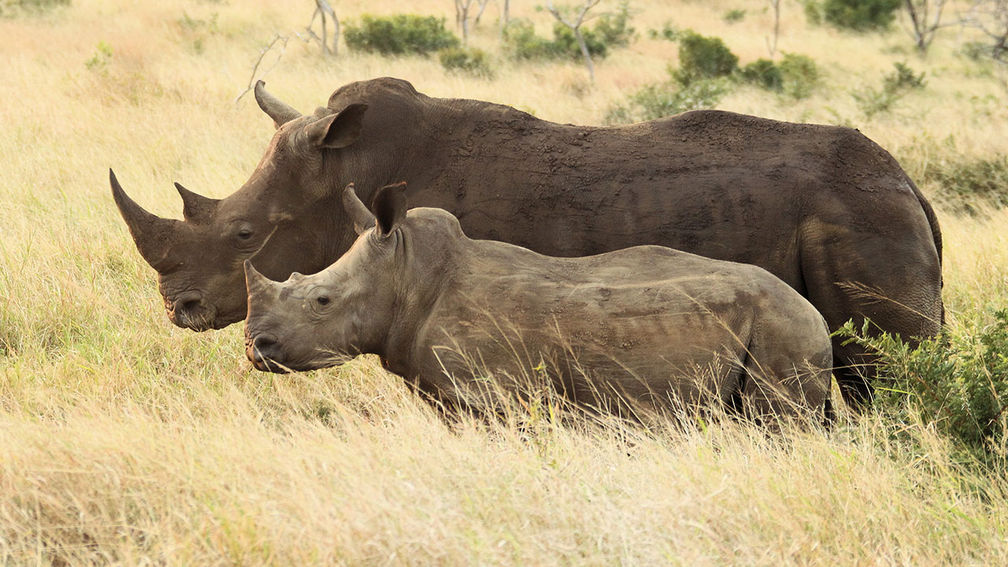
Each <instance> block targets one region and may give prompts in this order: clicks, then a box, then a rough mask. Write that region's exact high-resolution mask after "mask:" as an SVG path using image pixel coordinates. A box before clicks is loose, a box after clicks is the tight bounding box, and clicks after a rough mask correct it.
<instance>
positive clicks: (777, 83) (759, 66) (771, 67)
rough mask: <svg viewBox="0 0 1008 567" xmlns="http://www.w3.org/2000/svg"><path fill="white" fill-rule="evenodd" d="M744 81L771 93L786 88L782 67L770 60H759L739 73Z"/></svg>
mask: <svg viewBox="0 0 1008 567" xmlns="http://www.w3.org/2000/svg"><path fill="white" fill-rule="evenodd" d="M739 75H741V77H742V79H743V80H745V81H747V82H749V83H753V84H754V85H757V86H759V87H762V88H764V89H767V90H770V91H778V92H780V91H781V90H783V88H784V76H783V74H782V73H781V70H780V67H778V66H777V64H776V63H774V62H773V61H771V60H769V59H757V60H756V61H753V62H752V63H750V64H748V65H746V66H745V67H743V68H742V69H741V71H740V72H739Z"/></svg>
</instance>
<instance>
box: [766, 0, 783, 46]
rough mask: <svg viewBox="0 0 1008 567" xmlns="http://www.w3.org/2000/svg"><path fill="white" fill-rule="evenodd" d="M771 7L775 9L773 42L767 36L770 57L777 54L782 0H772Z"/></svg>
mask: <svg viewBox="0 0 1008 567" xmlns="http://www.w3.org/2000/svg"><path fill="white" fill-rule="evenodd" d="M770 8H771V9H772V10H773V42H772V43H771V42H770V38H767V40H766V42H767V49H768V50H769V51H770V57H773V56H774V55H776V54H777V38H778V37H779V36H780V0H770Z"/></svg>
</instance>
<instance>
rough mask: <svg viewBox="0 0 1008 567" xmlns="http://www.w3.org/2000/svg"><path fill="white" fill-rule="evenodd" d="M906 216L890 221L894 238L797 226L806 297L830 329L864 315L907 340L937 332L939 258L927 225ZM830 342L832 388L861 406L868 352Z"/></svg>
mask: <svg viewBox="0 0 1008 567" xmlns="http://www.w3.org/2000/svg"><path fill="white" fill-rule="evenodd" d="M894 218H895V219H899V217H894ZM910 220H912V219H909V220H908V219H899V220H894V223H901V224H902V225H903V226H900V227H898V228H897V230H896V234H900V235H903V238H901V239H899V238H894V237H888V238H887V237H883V236H879V235H877V234H875V235H866V234H864V233H857V232H855V231H853V230H843V229H842V228H838V227H836V226H829V227H825V226H823V225H820V226H817V227H815V229H814V230H812V229H807V230H806V231H805V232H804V234H803V235H802V240H803V242H802V246H801V269H802V277H803V280H804V281H803V283H804V285H805V291H806V297H808V299H809V301H810V302H811V303H812V304H813V305H815V307H816V308H817V309H818V310H819V311H820V312H821V313H822V315H823V317H824V318H825V319H826V323H827V325H828V326H829V330H830V331H831V332H832V331H835V330H836V329H838V328H839V327H841V326H843V325H844V324H845V323H846V322H847V321H848V320H850V319H853V321H854V323H855V325H856V326H857V327H858V328H860V326H861V325H862V323H863V322H864V320H865V319H868V320H870V321H871V323H872V325H871V326H870V328H871V329H872V332H880V331H885V332H888V333H892V334H898V335H900V337H902V338H903V339H904V340H907V341H911V342H913V341H915V340H918V339H920V338H923V337H931V336H935V335H937V334H938V333H939V332H940V330H941V327H942V319H943V318H944V308H943V305H942V299H941V287H942V283H941V261H940V259H939V258H938V253H937V251H936V249H935V247H934V245H933V240H932V237H931V235H930V233H929V232H928V231H929V228H928V225H927V224H924V223H923V222H922V223H918V224H916V225H914V224H913V223H911V222H910ZM807 228H808V227H807ZM915 230H916V233H915ZM852 251H853V252H852ZM894 258H898V259H899V261H897V262H894V261H893V259H894ZM851 314H854V317H851ZM832 341H833V357H834V359H833V367H834V371H833V372H834V376H835V377H836V379H837V383H838V384H839V386H840V392H841V394H842V395H843V398H844V401H845V402H846V403H847V405H848V406H849V407H850V408H851V409H852V410H854V411H855V412H863V411H864V410H865V409H866V408H867V407H868V406H869V405H870V404H871V401H872V398H873V391H874V390H873V386H872V384H873V382H874V381H875V376H876V374H877V368H876V365H875V363H876V357H875V356H874V355H872V353H870V352H868V351H867V350H866V349H865V348H863V347H861V346H859V345H856V344H853V343H850V344H846V345H845V344H843V343H844V342H846V341H847V338H846V337H833V338H832Z"/></svg>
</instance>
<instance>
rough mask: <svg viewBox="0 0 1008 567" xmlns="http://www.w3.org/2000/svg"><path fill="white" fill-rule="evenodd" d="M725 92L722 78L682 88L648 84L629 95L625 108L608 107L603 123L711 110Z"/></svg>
mask: <svg viewBox="0 0 1008 567" xmlns="http://www.w3.org/2000/svg"><path fill="white" fill-rule="evenodd" d="M728 91H729V84H728V80H727V79H724V78H719V79H701V80H695V81H693V82H691V83H690V84H688V85H685V86H684V85H680V84H678V83H675V82H668V83H662V84H658V85H648V86H646V87H644V88H643V89H641V90H639V91H637V92H636V93H634V94H633V95H631V96H630V99H629V101H628V102H627V104H626V105H617V106H615V107H613V108H611V109H610V110H609V112H607V113H606V122H607V123H609V124H628V123H631V122H640V121H643V120H654V119H656V118H662V117H665V116H672V115H674V114H679V113H681V112H686V111H688V110H701V109H705V108H714V107H715V106H716V105H717V103H718V102H719V101H720V100H721V98H722V97H724V95H725V94H726V93H727V92H728Z"/></svg>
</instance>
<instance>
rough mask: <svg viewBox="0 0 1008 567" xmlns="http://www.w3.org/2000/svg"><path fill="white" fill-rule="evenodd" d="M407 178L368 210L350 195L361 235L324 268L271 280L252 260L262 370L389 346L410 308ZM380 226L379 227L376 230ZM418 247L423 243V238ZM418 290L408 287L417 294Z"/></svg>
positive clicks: (253, 342) (249, 343)
mask: <svg viewBox="0 0 1008 567" xmlns="http://www.w3.org/2000/svg"><path fill="white" fill-rule="evenodd" d="M404 190H405V183H399V184H396V185H389V186H386V187H383V188H382V189H380V190H379V191H378V192H377V194H376V195H375V199H374V203H373V204H372V211H373V212H372V211H369V210H368V209H367V208H366V207H365V206H364V204H363V203H362V202H361V201H360V199H359V198H358V197H357V194H356V193H355V192H354V187H353V184H351V185H348V186H347V187H346V189H344V193H343V205H344V207H345V209H346V214H347V217H348V218H350V219H352V220H353V224H354V230H355V232H356V233H357V234H358V235H359V236H358V238H357V240H356V242H354V244H353V245H352V246H351V247H350V249H349V250H348V251H347V252H346V254H344V255H343V256H342V257H341V258H340V259H339V260H337V261H336V262H335V263H334V264H332V265H331V266H329V267H328V268H326V269H325V270H323V271H321V272H318V273H316V274H312V275H309V276H303V275H301V274H298V273H294V274H291V276H290V277H289V278H288V279H287V280H286V281H284V282H276V281H272V280H270V279H269V278H267V277H266V276H264V275H262V274H261V273H259V271H257V270H256V268H255V267H253V265H252V263H251V262H245V278H246V286H247V288H248V305H249V308H248V318H247V319H246V321H245V347H246V349H245V350H246V355H247V356H248V358H249V360H251V361H252V364H253V365H254V366H255V367H256V368H258V369H259V370H264V371H271V372H285V371H287V370H288V369H290V370H313V369H317V368H323V367H327V366H332V365H334V364H336V363H337V362H338V361H339V360H341V359H342V358H343V357H346V356H353V355H356V354H360V353H378V354H381V352H382V351H383V345H384V344H385V343H386V342H387V336H388V334H389V329H390V328H392V327H393V326H395V325H396V321H397V319H398V318H399V315H401V312H402V311H404V310H405V311H408V309H404V306H405V305H407V304H409V303H410V302H409V301H403V300H402V299H401V297H400V295H401V294H400V293H399V292H400V291H403V290H401V289H399V287H398V286H397V284H401V283H402V280H403V278H402V277H401V276H402V274H400V273H399V272H401V271H402V270H401V268H402V266H403V264H408V263H409V260H410V258H411V257H413V256H414V254H413V251H412V250H410V251H407V246H406V245H405V244H404V243H403V236H402V234H401V233H399V234H398V235H397V231H398V230H399V227H400V225H401V224H402V222H403V220H404V218H405V216H406V199H405V196H404V194H403V193H404ZM372 225H373V228H371V227H372ZM414 245H422V244H420V243H419V242H417V243H414ZM414 292H415V290H414V289H411V290H409V293H411V294H412V293H414Z"/></svg>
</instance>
